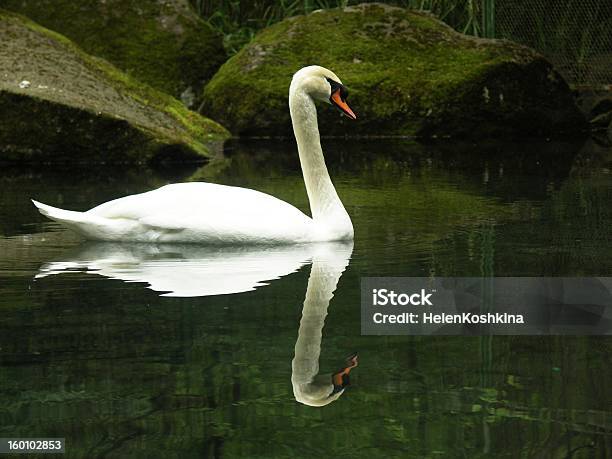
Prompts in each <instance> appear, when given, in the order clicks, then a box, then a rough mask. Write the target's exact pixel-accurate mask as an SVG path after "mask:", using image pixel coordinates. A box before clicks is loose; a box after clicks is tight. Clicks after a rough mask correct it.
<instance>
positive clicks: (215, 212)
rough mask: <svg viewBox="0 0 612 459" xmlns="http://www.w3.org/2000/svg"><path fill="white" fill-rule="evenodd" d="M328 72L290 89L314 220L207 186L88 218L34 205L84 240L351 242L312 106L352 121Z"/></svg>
mask: <svg viewBox="0 0 612 459" xmlns="http://www.w3.org/2000/svg"><path fill="white" fill-rule="evenodd" d="M347 94H348V93H347V91H346V88H345V87H344V86H343V85H342V83H341V82H340V79H339V78H338V77H337V76H336V75H335V74H334V73H333V72H331V71H330V70H327V69H325V68H323V67H319V66H310V67H304V68H303V69H301V70H299V71H298V72H297V73H296V74H295V75H293V79H292V81H291V86H290V88H289V110H290V113H291V121H292V123H293V131H294V134H295V138H296V141H297V145H298V153H299V157H300V163H301V166H302V173H303V175H304V182H305V185H306V192H307V194H308V199H309V201H310V210H311V213H312V218H310V217H308V216H306V215H305V214H304V213H302V212H301V211H300V210H298V209H296V208H295V207H294V206H292V205H290V204H288V203H286V202H284V201H281V200H280V199H277V198H275V197H273V196H270V195H267V194H264V193H261V192H258V191H255V190H249V189H246V188H239V187H232V186H224V185H217V184H212V183H198V182H193V183H177V184H172V185H166V186H163V187H161V188H159V189H157V190H154V191H149V192H146V193H141V194H136V195H132V196H126V197H123V198H119V199H115V200H113V201H109V202H107V203H104V204H101V205H99V206H97V207H94V208H93V209H91V210H88V211H87V212H73V211H69V210H63V209H58V208H55V207H51V206H48V205H45V204H42V203H39V202H37V201H34V200H32V202H33V203H34V204H35V205H36V207H38V209H39V211H40V212H41V213H42V214H43V215H46V216H47V217H49V218H51V219H53V220H55V221H58V222H60V223H62V224H63V225H64V226H67V227H68V228H71V229H73V230H74V231H76V232H78V233H80V234H82V235H83V236H85V237H86V238H88V239H94V240H104V241H138V242H154V243H160V242H187V243H192V242H193V243H205V244H287V243H304V242H316V241H337V240H351V239H353V225H352V223H351V219H350V218H349V216H348V214H347V212H346V210H345V209H344V206H343V205H342V202H341V201H340V198H339V197H338V194H337V193H336V190H335V188H334V185H333V184H332V181H331V179H330V177H329V173H328V171H327V167H326V166H325V160H324V158H323V151H322V150H321V144H320V139H319V129H318V123H317V112H316V108H315V100H321V101H325V102H329V103H332V104H334V105H335V106H337V107H338V108H339V109H340V110H341V111H342V112H343V113H345V114H346V115H347V116H348V117H350V118H352V119H355V118H356V116H355V114H354V113H353V112H352V110H351V109H350V108H349V106H348V105H347V104H346V96H347Z"/></svg>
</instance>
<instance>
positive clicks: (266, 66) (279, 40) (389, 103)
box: [203, 4, 580, 135]
mask: <svg viewBox="0 0 612 459" xmlns="http://www.w3.org/2000/svg"><path fill="white" fill-rule="evenodd" d="M312 64H317V65H322V66H324V67H327V68H329V69H331V70H333V71H334V72H335V73H336V74H337V75H339V77H340V78H342V80H343V82H344V84H345V85H346V86H347V87H348V88H349V91H350V94H351V95H350V99H349V100H350V104H351V106H352V107H353V109H354V110H355V112H356V113H357V114H358V120H357V122H356V123H353V122H350V121H348V120H343V121H342V122H338V120H337V113H336V112H334V111H331V110H321V111H320V114H319V116H320V118H321V119H322V122H321V123H320V124H321V125H324V126H325V129H324V132H323V134H340V135H344V134H348V135H351V134H353V133H354V134H357V133H360V134H363V133H368V134H378V135H415V134H425V133H427V134H435V135H446V134H454V133H457V132H459V131H463V132H469V131H470V130H472V129H474V128H475V127H476V126H480V127H481V128H482V127H483V122H484V124H486V125H488V126H489V127H490V128H494V127H500V126H501V125H502V124H503V125H504V127H506V126H508V123H507V121H508V117H507V116H506V115H505V114H506V113H510V114H511V115H512V116H514V117H515V118H519V117H520V116H522V115H524V114H525V113H527V112H528V111H529V110H534V113H535V114H536V115H538V116H539V115H546V114H547V112H555V113H556V115H561V116H559V118H563V119H566V120H567V119H570V120H571V121H572V122H574V123H575V121H576V119H577V117H579V116H580V115H579V113H578V111H577V110H576V109H575V106H574V105H573V102H572V100H571V97H570V93H569V90H568V89H567V86H566V85H565V84H564V83H563V82H562V80H560V79H557V80H555V81H552V80H549V79H546V78H544V79H542V78H539V76H541V75H548V74H549V73H550V72H551V68H550V65H549V64H548V63H547V62H545V61H544V60H543V59H542V58H541V57H540V56H538V55H536V54H535V52H533V51H531V50H529V49H527V48H524V47H520V46H518V45H514V44H512V43H509V42H505V41H493V40H483V39H474V38H471V37H467V36H464V35H461V34H458V33H457V32H455V31H453V30H452V29H451V28H449V27H448V26H446V25H445V24H443V23H442V22H440V21H438V20H436V19H435V18H433V17H432V16H429V15H426V14H423V13H417V12H414V11H410V10H404V9H400V8H394V7H389V6H385V5H380V4H363V5H359V6H356V7H350V8H345V9H343V10H342V9H335V10H326V11H322V12H315V13H312V14H310V15H308V16H299V17H295V18H291V19H287V20H285V21H283V22H281V23H278V24H275V25H274V26H272V27H269V28H268V29H265V30H264V31H262V32H261V33H260V34H259V35H257V36H256V37H255V39H254V40H253V41H252V42H251V44H249V45H248V46H246V47H245V48H243V49H242V50H241V51H240V52H239V53H238V54H236V55H235V56H234V57H232V58H231V59H230V60H229V61H228V62H226V63H225V64H224V65H223V66H222V67H221V68H220V70H219V71H218V72H217V74H216V75H215V77H214V78H213V79H212V80H211V81H210V82H209V83H208V85H207V86H206V87H205V90H204V105H203V109H204V110H203V111H204V113H206V114H209V115H212V116H214V117H215V118H216V119H219V120H220V121H221V122H223V123H224V124H226V125H227V126H229V127H230V129H232V131H233V132H235V133H239V134H243V135H266V134H267V135H274V134H277V133H279V132H282V133H284V134H287V135H288V134H290V122H289V115H288V110H287V94H288V88H289V83H290V81H291V77H292V75H293V73H294V72H296V71H297V70H299V69H300V68H301V67H304V66H306V65H312ZM530 65H534V66H535V74H536V76H537V77H538V78H536V80H535V81H534V82H535V83H536V84H535V87H534V90H530V89H529V88H528V87H527V86H529V85H532V86H534V85H533V83H534V82H532V81H525V78H521V79H520V80H521V84H519V85H514V86H512V85H506V83H507V81H504V82H503V83H504V84H498V83H500V82H502V78H500V77H503V74H502V73H500V72H498V70H499V69H500V68H502V67H503V68H504V71H506V72H509V75H510V77H511V78H514V77H516V76H517V75H519V76H520V74H521V73H522V72H524V70H525V68H526V67H528V66H530ZM511 78H510V79H511ZM485 86H488V89H489V90H490V91H491V92H492V95H491V96H490V97H491V100H489V101H486V100H485V98H483V91H484V88H485ZM506 88H507V89H508V91H507V92H506V93H505V94H504V91H505V90H506ZM538 93H542V94H545V95H546V96H550V97H549V98H548V99H543V97H542V96H539V97H538V96H537V94H538ZM500 94H503V96H502V97H503V98H504V101H503V102H500ZM488 102H491V103H488ZM543 107H546V108H545V109H544V108H543ZM500 114H501V115H500ZM556 115H555V116H556ZM536 117H537V116H536ZM510 118H512V117H510ZM529 118H534V114H529ZM552 118H553V116H544V117H543V118H542V119H541V122H539V123H536V127H542V128H548V129H549V130H550V129H551V128H553V127H558V126H553V125H554V122H553V120H552ZM454 119H461V120H464V121H465V120H468V121H469V122H466V123H465V124H464V125H463V126H459V125H458V124H457V123H452V122H451V120H454ZM511 121H512V120H511ZM449 122H451V123H450V124H451V125H452V130H448V129H446V126H447V125H449ZM349 123H350V124H349ZM511 124H512V123H510V127H511ZM566 124H567V123H566ZM575 125H577V126H579V125H580V123H579V122H578V123H575ZM481 132H482V131H481Z"/></svg>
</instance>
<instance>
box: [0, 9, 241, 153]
mask: <svg viewBox="0 0 612 459" xmlns="http://www.w3.org/2000/svg"><path fill="white" fill-rule="evenodd" d="M0 41H1V42H2V43H3V46H4V47H5V48H4V49H5V50H6V52H5V53H4V54H2V55H0V67H2V68H6V69H10V70H9V71H8V72H6V73H3V74H1V75H0V99H1V100H2V102H3V103H2V110H1V111H0V118H1V119H2V121H3V122H2V123H0V145H2V148H1V151H2V153H3V155H2V159H5V160H7V159H9V160H19V159H21V160H23V159H26V158H28V157H30V158H34V157H40V156H41V155H42V156H43V157H44V158H45V160H58V159H70V160H77V159H78V160H82V159H84V158H89V159H92V158H95V159H98V160H102V161H146V160H149V159H152V158H153V157H155V156H156V155H158V154H159V153H160V152H161V151H163V152H164V155H165V156H167V155H168V154H170V155H172V156H181V157H185V156H204V157H209V156H212V155H213V150H214V149H216V148H217V147H218V146H219V144H220V143H221V142H222V141H223V140H224V139H226V138H227V137H228V136H229V134H228V132H227V131H226V130H225V129H224V128H223V127H222V126H220V125H218V124H217V123H215V122H214V121H212V120H209V119H206V118H204V117H202V116H200V115H198V114H197V113H194V112H192V111H190V110H188V109H187V108H186V107H185V106H184V105H183V104H181V103H180V102H179V101H177V100H176V99H174V98H172V97H170V96H168V95H166V94H164V93H161V92H159V91H157V90H156V89H153V88H151V87H150V86H148V85H146V84H143V83H140V82H138V81H136V80H134V79H132V78H131V77H130V76H128V75H126V74H125V73H123V72H121V71H120V70H118V69H117V68H116V67H114V66H112V65H111V64H109V63H108V62H106V61H105V60H103V59H99V58H94V57H91V56H89V55H88V54H86V53H85V52H83V51H82V50H81V49H80V48H78V47H77V46H76V45H75V44H74V43H72V42H71V41H70V40H68V39H67V38H65V37H63V36H62V35H60V34H58V33H56V32H53V31H50V30H48V29H45V28H44V27H41V26H39V25H37V24H35V23H33V22H31V21H30V20H28V19H26V18H24V17H22V16H19V15H16V14H13V13H9V12H6V11H3V10H0ZM15 62H17V63H18V65H15ZM23 80H27V81H29V82H31V83H30V87H27V88H20V87H19V83H20V82H21V81H23ZM75 154H77V155H78V158H75V157H74V155H75Z"/></svg>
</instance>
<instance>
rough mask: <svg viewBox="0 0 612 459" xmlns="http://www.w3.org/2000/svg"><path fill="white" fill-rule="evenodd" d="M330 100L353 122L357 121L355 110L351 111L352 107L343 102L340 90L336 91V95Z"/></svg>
mask: <svg viewBox="0 0 612 459" xmlns="http://www.w3.org/2000/svg"><path fill="white" fill-rule="evenodd" d="M329 100H330V101H331V102H332V103H333V104H334V105H335V106H336V107H338V108H339V109H340V110H342V112H343V113H344V114H345V115H346V116H348V117H349V118H350V119H352V120H356V119H357V115H355V114H354V113H353V110H351V107H349V106H348V105H347V103H346V102H345V101H343V100H342V97H340V89H337V90H336V91H334V93H333V94H332V95H331V97H330V98H329Z"/></svg>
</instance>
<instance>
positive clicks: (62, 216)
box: [32, 199, 114, 240]
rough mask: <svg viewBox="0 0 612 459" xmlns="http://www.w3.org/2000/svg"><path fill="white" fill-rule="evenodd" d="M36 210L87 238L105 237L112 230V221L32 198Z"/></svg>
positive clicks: (101, 238)
mask: <svg viewBox="0 0 612 459" xmlns="http://www.w3.org/2000/svg"><path fill="white" fill-rule="evenodd" d="M32 202H33V203H34V205H35V206H36V207H37V208H38V211H39V212H40V213H41V214H43V215H44V216H45V217H48V218H50V219H51V220H55V221H56V222H58V223H61V224H62V225H64V226H65V227H67V228H70V229H71V230H73V231H76V232H77V233H79V234H82V235H83V236H85V237H86V238H88V239H98V240H103V239H106V238H107V237H106V236H108V235H109V233H112V230H113V226H114V225H113V221H112V220H111V219H108V218H104V217H100V216H97V215H92V214H89V213H87V212H75V211H72V210H64V209H58V208H57V207H53V206H48V205H47V204H43V203H41V202H38V201H35V200H34V199H32Z"/></svg>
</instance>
